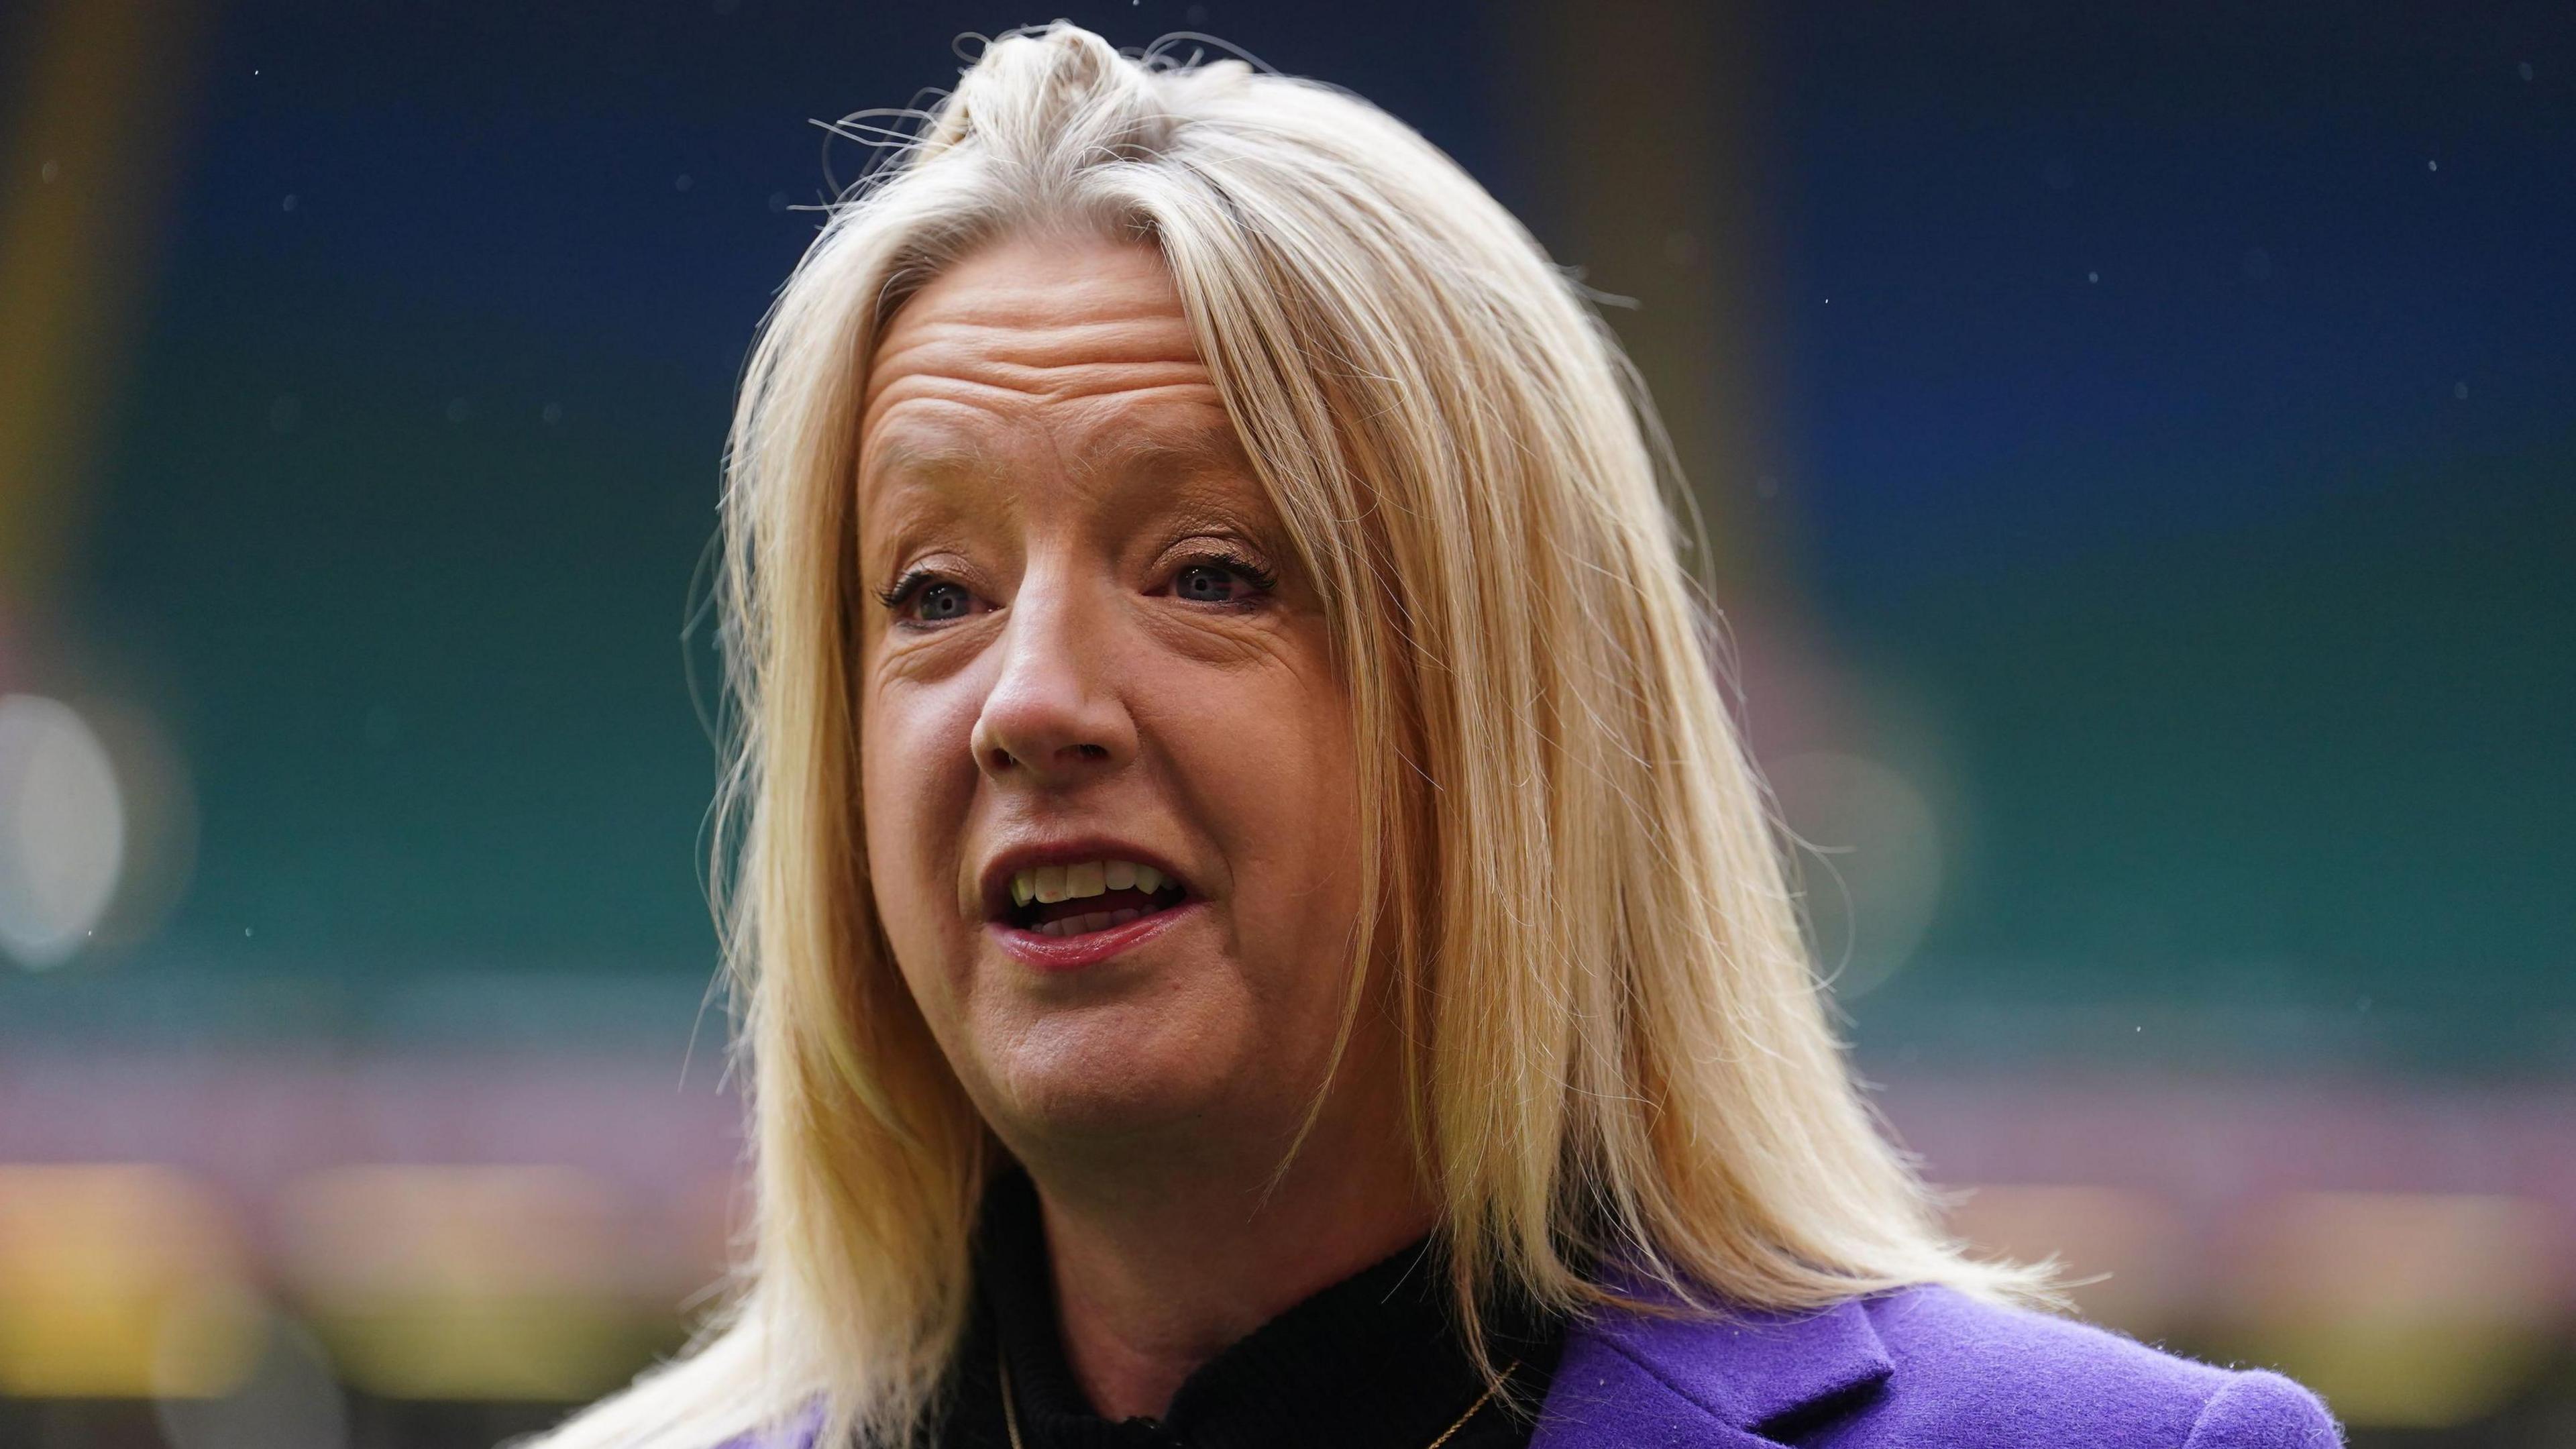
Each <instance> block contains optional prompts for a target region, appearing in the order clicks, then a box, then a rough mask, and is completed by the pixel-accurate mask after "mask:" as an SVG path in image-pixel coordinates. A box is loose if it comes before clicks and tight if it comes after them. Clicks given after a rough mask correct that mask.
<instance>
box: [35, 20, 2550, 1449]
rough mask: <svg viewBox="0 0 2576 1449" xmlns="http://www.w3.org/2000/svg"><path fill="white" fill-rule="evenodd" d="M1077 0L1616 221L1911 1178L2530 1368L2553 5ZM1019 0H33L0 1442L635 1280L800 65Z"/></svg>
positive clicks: (2434, 1385)
mask: <svg viewBox="0 0 2576 1449" xmlns="http://www.w3.org/2000/svg"><path fill="white" fill-rule="evenodd" d="M1062 8H1063V9H1064V10H1065V11H1067V12H1068V13H1070V14H1071V16H1072V18H1074V19H1077V20H1079V21H1081V22H1083V23H1085V24H1088V25H1091V26H1093V27H1094V28H1097V29H1099V30H1101V31H1102V32H1103V33H1105V34H1106V35H1108V36H1109V38H1110V39H1111V40H1112V41H1113V42H1114V43H1117V44H1122V45H1130V46H1141V45H1144V44H1147V43H1149V42H1151V41H1152V40H1154V39H1155V38H1156V37H1158V36H1161V35H1163V34H1165V33H1167V32H1172V31H1207V32H1212V33H1214V34H1217V35H1221V36H1224V37H1225V38H1226V39H1227V40H1229V41H1231V42H1234V43H1236V44H1238V45H1240V46H1241V47H1243V48H1244V49H1246V50H1248V51H1250V52H1251V53H1252V54H1254V55H1256V56H1258V57H1260V58H1261V59H1262V60H1264V61H1266V62H1268V63H1269V64H1271V65H1273V66H1275V67H1277V68H1279V69H1282V70H1285V71H1289V72H1293V73H1297V74H1305V75H1313V76H1317V77H1321V78H1324V79H1327V80H1331V81H1334V82H1337V83H1340V84H1342V85H1346V86H1348V87H1350V88H1352V89H1354V90H1356V91H1358V92H1359V93H1361V94H1363V95H1365V96H1368V97H1370V98H1371V99H1373V100H1375V101H1377V102H1379V103H1380V104H1382V105H1384V106H1386V107H1387V108H1388V109H1389V110H1391V111H1393V112H1394V113H1395V114H1397V115H1398V116H1400V117H1402V118H1404V119H1405V120H1407V121H1409V122H1411V123H1413V124H1414V125H1415V126H1417V127H1419V128H1420V129H1421V130H1422V131H1424V132H1425V133H1426V134H1427V135H1428V136H1429V137H1430V138H1431V139H1432V140H1433V141H1434V142H1436V143H1437V144H1439V145H1440V146H1442V147H1443V148H1445V149H1446V150H1447V151H1449V152H1450V154H1452V155H1454V156H1455V157H1457V158H1458V159H1459V160H1460V161H1461V162H1462V163H1463V164H1465V165H1466V166H1467V167H1468V168H1469V169H1470V170H1471V171H1473V172H1474V173H1475V174H1476V175H1477V176H1478V177H1480V178H1481V179H1482V180H1484V181H1485V183H1486V184H1487V185H1488V186H1490V187H1491V188H1492V189H1493V191H1494V192H1495V193H1496V194H1497V195H1498V196H1499V197H1500V198H1501V199H1502V200H1503V201H1504V202H1505V204H1507V205H1509V206H1510V207H1512V208H1513V209H1514V210H1515V211H1516V212H1517V213H1519V214H1520V215H1521V216H1522V217H1524V218H1526V219H1527V220H1528V222H1529V223H1530V225H1531V227H1532V229H1533V230H1534V231H1535V232H1536V233H1537V234H1538V236H1539V237H1540V238H1541V239H1542V240H1543V241H1544V242H1545V243H1546V244H1547V246H1548V247H1549V249H1550V250H1551V251H1552V252H1553V253H1554V255H1555V256H1556V257H1557V258H1558V259H1559V260H1560V261H1561V262H1563V263H1565V264H1567V265H1568V266H1571V267H1574V268H1577V269H1579V270H1580V274H1581V276H1582V277H1583V279H1584V281H1585V284H1586V285H1588V286H1590V287H1592V288H1594V289H1597V291H1598V292H1600V293H1601V294H1602V295H1603V297H1604V299H1605V302H1604V304H1605V307H1607V309H1608V310H1609V313H1610V315H1611V316H1612V317H1613V318H1614V319H1615V321H1616V323H1617V325H1618V326H1619V328H1620V329H1621V331H1622V332H1623V334H1624V335H1625V336H1626V338H1627V340H1628V343H1629V345H1630V347H1631V348H1632V349H1633V351H1634V354H1635V355H1636V357H1637V358H1638V360H1639V361H1640V363H1641V364H1642V365H1643V367H1644V369H1645V371H1646V372H1647V374H1648V376H1649V378H1650V379H1651V381H1652V383H1653V385H1654V388H1655V390H1656V393H1657V395H1658V396H1659V398H1660V400H1661V402H1662V406H1663V408H1664V412H1665V416H1666V418H1667V419H1668V421H1669V422H1670V424H1671V426H1672V429H1673V432H1674V434H1675V437H1676V440H1677V442H1678V444H1679V447H1680V449H1681V452H1682V454H1683V456H1684V457H1685V459H1686V460H1687V462H1688V464H1689V466H1690V468H1691V470H1692V474H1693V477H1694V478H1695V479H1696V481H1697V487H1698V492H1699V498H1700V504H1701V507H1702V509H1703V510H1704V512H1705V514H1706V517H1707V519H1708V524H1709V531H1710V534H1711V537H1712V541H1713V546H1714V550H1715V557H1714V558H1713V559H1711V560H1709V563H1710V565H1711V571H1712V573H1713V575H1714V577H1715V578H1716V580H1717V589H1718V594H1719V597H1720V599H1721V601H1722V602H1723V604H1724V605H1725V607H1726V609H1727V612H1728V617H1729V620H1730V623H1731V627H1732V630H1733V634H1734V638H1735V641H1736V646H1737V659H1736V661H1735V666H1734V673H1735V675H1736V676H1737V679H1738V682H1739V683H1740V684H1741V687H1742V692H1743V697H1744V707H1745V711H1746V717H1747V719H1748V721H1749V726H1750V729H1751V732H1752V735H1753V738H1754V741H1755V743H1756V746H1757V748H1758V751H1759V753H1760V755H1761V756H1762V759H1763V761H1764V763H1765V766H1766V768H1767V769H1768V771H1769V772H1770V776H1771V778H1772V780H1773V782H1774V784H1775V786H1776V788H1777V791H1778V793H1779V796H1780V799H1781V804H1782V808H1783V810H1784V812H1785V814H1786V817H1787V819H1788V820H1789V821H1790V823H1791V824H1792V825H1793V826H1794V827H1795V828H1796V830H1797V832H1798V833H1799V834H1800V836H1801V837H1802V838H1803V839H1804V840H1805V841H1806V842H1807V844H1808V846H1809V847H1810V848H1809V849H1808V850H1806V851H1805V852H1804V867H1803V873H1804V879H1805V884H1806V888H1807V893H1808V900H1809V906H1810V913H1811V915H1812V916H1813V918H1814V930H1815V934H1816V937H1817V941H1818V946H1819V950H1820V952H1821V953H1822V955H1823V956H1824V958H1825V960H1826V961H1827V963H1828V965H1829V967H1830V969H1831V970H1832V971H1833V973H1834V975H1835V978H1836V981H1837V985H1838V989H1839V992H1840V998H1841V1001H1842V1003H1843V1005H1844V1008H1845V1010H1846V1012H1847V1014H1848V1017H1849V1023H1848V1025H1849V1030H1850V1033H1851V1036H1852V1038H1853V1040H1854V1041H1855V1043H1856V1046H1857V1051H1858V1054H1859V1059H1860V1062H1861V1064H1862V1068H1863V1070H1864V1072H1865V1073H1866V1074H1867V1076H1868V1077H1869V1078H1870V1079H1871V1081H1872V1082H1873V1083H1875V1084H1876V1086H1877V1091H1878V1099H1879V1101H1880V1102H1881V1103H1882V1104H1883V1106H1884V1109H1885V1111H1886V1113H1887V1115H1888V1117H1889V1118H1890V1120H1891V1121H1892V1122H1893V1124H1894V1125H1895V1127H1896V1129H1897V1130H1898V1131H1899V1132H1900V1133H1901V1135H1902V1136H1903V1137H1904V1138H1905V1140H1906V1141H1907V1143H1908V1144H1909V1145H1910V1146H1911V1147H1912V1148H1913V1149H1914V1150H1915V1151H1917V1152H1918V1153H1920V1154H1921V1155H1922V1157H1923V1159H1924V1160H1925V1162H1926V1164H1927V1167H1928V1170H1929V1171H1930V1173H1931V1175H1932V1176H1933V1177H1934V1178H1935V1179H1936V1180H1937V1181H1938V1182H1940V1183H1941V1184H1943V1185H1944V1186H1946V1187H1949V1188H1953V1189H1956V1190H1958V1191H1959V1193H1960V1199H1959V1207H1958V1209H1957V1213H1958V1217H1957V1221H1958V1225H1959V1228H1960V1230H1961V1231H1962V1232H1963V1233H1965V1234H1967V1235H1968V1236H1970V1237H1971V1238H1973V1239H1974V1240H1976V1241H1978V1242H1980V1243H1983V1244H1986V1245H1989V1246H1991V1247H1993V1248H1995V1249H1997V1250H2000V1251H2007V1252H2011V1253H2015V1254H2020V1255H2029V1256H2036V1255H2042V1254H2051V1253H2053V1254H2056V1255H2057V1256H2059V1257H2060V1258H2061V1259H2062V1260H2063V1261H2064V1262H2065V1263H2066V1264H2067V1265H2068V1266H2069V1267H2070V1269H2071V1270H2072V1271H2073V1272H2074V1273H2075V1274H2077V1275H2078V1276H2079V1277H2083V1278H2086V1279H2089V1280H2091V1281H2090V1282H2089V1285H2088V1286H2086V1287H2084V1288H2082V1289H2081V1290H2079V1297H2080V1299H2081V1301H2082V1304H2083V1307H2084V1309H2085V1311H2086V1312H2087V1314H2088V1315H2090V1316H2092V1317H2094V1318H2096V1319H2098V1320H2100V1321H2102V1322H2105V1323H2108V1324H2110V1325H2113V1326H2115V1327H2118V1328H2121V1329H2123V1330H2125V1331H2128V1332H2131V1333H2134V1334H2136V1335H2138V1336H2140V1337H2143V1338H2147V1339H2150V1340H2155V1341H2160V1342H2164V1343H2166V1344H2169V1345H2172V1346H2175V1347H2177V1348H2180V1349H2184V1350H2187V1351H2190V1352H2194V1353H2198V1354H2202V1355H2205V1356H2208V1357H2212V1358H2215V1359H2220V1360H2224V1361H2231V1362H2241V1363H2249V1364H2264V1365H2271V1366H2275V1367H2278V1368H2281V1369H2283V1370H2285V1371H2287V1372H2290V1373H2292V1374H2295V1375H2297V1376H2298V1377H2300V1378H2302V1379H2303V1380H2305V1381H2306V1382H2308V1383H2310V1384H2311V1385H2313V1386H2315V1387H2316V1388H2317V1389H2318V1390H2320V1391H2321V1392H2323V1393H2324V1394H2325V1395H2326V1396H2327V1397H2328V1398H2329V1400H2330V1401H2331V1402H2332V1403H2333V1405H2334V1407H2335V1408H2336V1410H2337V1411H2338V1412H2339V1413H2340V1414H2342V1415H2343V1417H2344V1418H2345V1419H2346V1420H2347V1421H2348V1422H2349V1423H2350V1424H2351V1426H2352V1429H2353V1437H2354V1441H2355V1442H2356V1443H2357V1444H2361V1445H2387V1446H2394V1445H2425V1446H2430V1445H2443V1446H2453V1445H2460V1446H2466V1445H2499V1446H2501V1445H2517V1446H2518V1445H2543V1444H2576V828H2571V827H2576V748H2571V735H2572V734H2576V729H2571V724H2570V720H2571V717H2576V585H2571V574H2576V407H2571V399H2576V275H2571V267H2570V258H2571V256H2576V250H2571V247H2576V242H2572V241H2571V239H2576V89H2571V86H2576V12H2570V11H2569V10H2568V8H2567V7H2566V6H2565V5H2564V4H2561V3H2554V0H2540V3H2531V4H2526V5H2514V4H2472V5H2465V6H2433V5H2424V4H2412V3H2380V0H2342V3H2334V4H2327V3H2322V0H2288V3H2282V4H2275V5H2268V6H2245V5H2235V4H2218V3H2203V0H2183V3H2179V4H2172V5H2162V6H2156V7H2074V6H2066V7H2045V8H2043V7H2033V6H2019V5H2006V4H1993V3H1968V4H1961V5H1946V6H1939V7H1928V6H1909V5H1899V4H1886V5H1862V4H1852V3H1838V0H1826V3H1816V4H1791V3H1787V0H1760V3H1751V4H1738V5H1730V6H1706V5H1700V4H1693V3H1680V0H1666V3H1648V0H1636V3H1628V4H1622V5H1616V6H1602V5H1595V4H1587V3H1578V0H1515V3H1512V4H1505V5H1491V6H1463V5H1462V6H1448V7H1440V6H1428V5H1416V4H1409V3H1404V0H1299V3H1297V4H1295V5H1258V4H1250V3H1235V0H1211V3H1207V4H1188V5H1181V4H1174V3H1169V0H1126V3H1112V4H1107V5H1068V6H1064V7H1062ZM2129 9H2134V10H2135V13H2121V12H2123V11H2125V10H2129ZM1053 13H1054V12H1052V11H1044V12H1042V11H1034V10H1033V11H1011V10H1008V9H1007V8H1004V9H996V8H993V7H992V6H990V5H981V4H978V5H965V4H950V3H937V4H930V3H907V4H903V5H893V4H848V3H844V4H832V5H824V4H817V3H789V0H713V3H708V0H691V3H685V4H672V5H666V6H649V7H637V6H617V7H611V6H586V7H585V6H562V5H550V4H536V5H531V4H526V3H517V0H512V3H499V0H454V3H443V4H440V5H436V6H426V7H424V6H396V5H389V4H357V5H350V4H333V5H322V4H313V3H293V0H17V3H15V4H12V5H10V6H8V7H7V8H5V9H0V1445H7V1446H13V1449H14V1446H45V1449H64V1446H84V1449H86V1446H123V1445H134V1446H167V1449H217V1446H225V1449H230V1446H254V1445H256V1446H263V1449H267V1446H288V1449H299V1446H313V1449H358V1446H465V1445H475V1446H480V1445H486V1444H490V1443H492V1442H493V1441H494V1440H496V1439H498V1438H501V1437H503V1436H505V1435H508V1434H513V1433H518V1432H523V1431H526V1430H530V1429H534V1428H537V1427H541V1426H543V1425H545V1424H547V1423H550V1422H552V1421H553V1420H554V1419H555V1418H557V1417H558V1416H560V1415H561V1414H562V1413H563V1412H564V1411H565V1410H566V1408H567V1407H568V1406H570V1405H572V1404H575V1403H577V1402H579V1401H582V1400H584V1399H586V1398H588V1397H591V1396H593V1395H596V1394H598V1393H599V1392H601V1391H602V1390H604V1389H606V1388H608V1387H610V1386H612V1385H614V1384H616V1383H618V1382H620V1381H622V1380H623V1379H624V1378H625V1377H626V1376H627V1375H628V1374H630V1373H632V1372H633V1371H634V1370H635V1369H636V1368H637V1367H638V1366H639V1365H641V1364H643V1363H645V1362H647V1361H648V1360H649V1359H650V1357H651V1356H652V1355H654V1354H656V1353H659V1352H665V1351H668V1350H669V1349H670V1348H672V1347H673V1346H674V1345H676V1344H677V1343H679V1342H680V1341H681V1338H682V1335H683V1326H682V1325H683V1321H684V1317H685V1315H686V1314H687V1313H688V1312H689V1311H691V1310H692V1309H693V1308H695V1307H698V1306H702V1305H703V1303H704V1302H705V1298H704V1296H703V1295H704V1293H705V1290H706V1289H707V1287H708V1285H709V1284H710V1283H711V1282H712V1281H713V1279H714V1275H715V1272H716V1269H717V1266H718V1264H719V1263H720V1261H721V1259H722V1256H723V1252H724V1245H725V1241H726V1237H727V1234H728V1231H729V1224H731V1223H732V1222H734V1221H736V1220H737V1218H736V1204H737V1199H736V1196H735V1189H734V1182H735V1164H736V1161H737V1158H738V1153H739V1145H740V1144H739V1137H738V1133H737V1130H736V1125H735V1110H736V1109H735V1103H734V1100H733V1098H732V1097H731V1095H730V1093H729V1084H728V1082H727V1081H726V1078H725V1073H724V1070H723V1066H724V1054H723V1037H724V1033H725V1025H726V1023H725V1020H724V1015H723V1010H722V1008H721V1005H720V1004H718V1005H712V1006H711V1005H710V1004H709V995H708V993H709V986H710V978H711V973H712V971H713V968H714V964H715V954H714V939H713V934H712V931H711V929H710V927H709V925H708V922H707V914H706V907H705V901H704V897H703V893H702V889H701V878H702V873H703V872H702V869H701V862H702V860H703V856H704V845H705V839H704V835H703V829H704V825H705V811H706V806H707V802H708V798H709V794H710V790H711V787H712V784H713V780H714V769H715V761H714V755H713V752H712V746H711V744H710V741H709V738H708V736H707V734H706V732H705V730H704V728H703V726H702V719H703V718H704V717H705V716H706V715H708V714H709V713H711V712H712V709H713V707H714V702H715V701H714V685H713V674H712V669H713V664H714V656H713V653H712V649H711V646H710V643H709V628H708V624H707V620H706V619H705V618H704V617H703V616H702V615H701V614H699V613H697V612H696V611H695V610H694V609H693V601H694V600H695V599H697V598H698V597H699V596H700V593H701V592H702V588H703V584H704V579H703V577H702V576H701V575H700V566H701V563H702V560H703V558H704V555H705V548H706V545H707V544H708V542H709V539H710V536H711V533H712V529H713V526H714V522H715V517H714V512H713V506H714V500H715V495H716V485H717V458H718V452H719V448H720V444H721V439H722V433H723V429H724V424H725V421H726V416H727V408H728V398H729V393H730V390H731V387H732V385H733V383H734V381H735V377H736V370H737V368H738V366H739V365H740V362H741V360H742V358H743V355H744V351H745V347H746V344H747V343H748V341H749V339H750V336H751V332H752V327H753V324H754V322H755V320H756V319H757V318H758V316H759V315H760V313H761V310H762V308H763V306H764V304H765V302H766V300H767V299H768V297H769V295H770V293H771V291H772V289H773V288H774V287H775V286H776V285H777V284H778V282H779V281H780V279H781V278H783V277H784V275H785V274H786V272H787V270H788V269H789V267H790V265H791V264H792V263H793V262H794V261H795V259H796V257H797V255H798V254H799V252H800V250H801V249H802V248H803V246H804V245H805V244H806V242H807V240H808V239H809V238H810V237H811V236H812V234H813V232H814V229H815V226H816V221H817V218H816V215H815V213H814V212H812V211H811V210H807V209H805V208H808V207H811V206H812V205H814V204H815V203H817V202H818V201H820V200H821V199H823V198H824V197H825V196H826V195H827V194H829V192H830V191H831V189H832V188H833V187H834V186H835V185H836V180H835V178H837V181H838V182H846V181H847V180H849V179H850V178H852V177H854V176H855V175H857V174H858V172H859V169H860V168H861V166H862V165H863V164H864V162H865V160H866V157H865V154H864V152H863V151H861V150H859V149H858V148H854V147H852V146H851V145H849V144H848V143H846V142H842V143H830V144H827V141H826V138H825V136H824V134H823V133H822V132H821V131H820V130H818V129H816V128H815V127H814V126H813V125H811V124H809V122H810V121H812V120H814V119H816V118H831V117H837V116H840V115H843V114H845V113H846V112H849V111H852V110H855V109H858V108H861V107H865V106H879V105H901V104H904V103H905V102H907V101H908V100H909V99H911V98H912V97H914V96H915V95H916V93H917V92H918V91H920V90H921V89H922V88H924V87H935V86H938V85H941V84H943V83H945V82H946V81H948V80H949V79H952V78H953V76H954V74H955V70H956V67H957V65H958V63H959V62H958V60H957V58H956V52H955V51H954V50H953V49H952V44H953V43H954V42H955V40H956V37H957V36H958V35H959V34H960V33H961V32H970V31H981V32H985V33H992V32H996V31H999V30H1001V29H1004V28H1007V27H1009V26H1012V25H1016V24H1020V23H1025V22H1031V21H1042V20H1045V19H1048V18H1051V15H1052V14H1053Z"/></svg>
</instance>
